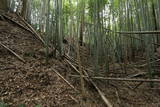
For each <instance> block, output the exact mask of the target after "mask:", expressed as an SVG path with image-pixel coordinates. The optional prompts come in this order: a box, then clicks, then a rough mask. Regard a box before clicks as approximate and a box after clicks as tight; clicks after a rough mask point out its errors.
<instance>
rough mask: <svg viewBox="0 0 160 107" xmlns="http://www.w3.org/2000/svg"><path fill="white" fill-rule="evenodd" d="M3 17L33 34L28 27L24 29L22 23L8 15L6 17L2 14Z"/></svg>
mask: <svg viewBox="0 0 160 107" xmlns="http://www.w3.org/2000/svg"><path fill="white" fill-rule="evenodd" d="M2 16H3V17H4V18H5V19H7V20H10V21H11V22H13V23H15V24H16V25H18V26H20V27H21V28H23V29H25V30H27V31H29V32H30V33H32V31H30V30H29V29H28V28H26V27H24V26H23V25H21V24H20V23H18V22H16V21H14V20H13V19H11V18H9V17H8V16H6V15H4V14H2Z"/></svg>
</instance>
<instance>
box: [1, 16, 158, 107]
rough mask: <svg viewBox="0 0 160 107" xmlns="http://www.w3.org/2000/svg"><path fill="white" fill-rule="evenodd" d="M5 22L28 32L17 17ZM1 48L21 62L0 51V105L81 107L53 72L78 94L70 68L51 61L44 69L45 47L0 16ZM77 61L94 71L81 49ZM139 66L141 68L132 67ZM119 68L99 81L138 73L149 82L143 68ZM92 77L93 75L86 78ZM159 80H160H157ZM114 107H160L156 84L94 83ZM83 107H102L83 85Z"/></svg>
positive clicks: (98, 100) (118, 66)
mask: <svg viewBox="0 0 160 107" xmlns="http://www.w3.org/2000/svg"><path fill="white" fill-rule="evenodd" d="M7 16H8V17H9V18H11V19H12V20H14V21H15V22H17V23H20V24H21V25H23V26H26V25H25V24H24V23H23V21H21V19H19V18H18V17H17V16H16V15H15V14H7ZM0 43H1V44H3V45H5V46H6V47H8V48H9V49H11V50H12V51H14V52H15V53H16V54H17V55H19V56H20V57H21V58H23V60H24V61H25V62H23V61H22V60H20V59H18V57H16V56H15V55H13V54H12V53H11V52H9V51H8V50H7V49H6V48H4V47H3V46H2V45H0V105H1V104H2V103H6V104H7V105H8V106H10V107H17V106H19V105H21V106H23V105H25V106H26V107H34V106H36V105H41V106H42V107H80V104H79V103H80V98H81V95H80V93H79V92H77V91H75V90H74V89H73V88H72V87H71V86H69V85H68V84H67V83H66V82H65V81H64V80H63V79H62V78H61V77H59V76H58V75H57V74H56V73H55V72H54V71H55V70H56V71H57V72H59V73H60V74H61V75H63V77H64V78H65V79H66V80H68V81H69V82H70V84H72V85H73V86H74V87H75V88H76V89H77V90H80V87H79V86H80V83H79V82H80V79H79V78H76V77H73V75H77V74H76V73H75V71H74V69H72V68H71V67H70V65H69V64H68V63H66V62H65V61H64V59H61V58H57V59H55V58H49V61H48V63H47V64H46V60H45V48H44V46H43V44H42V43H41V42H40V41H39V40H38V39H37V38H36V37H35V36H34V35H33V33H31V32H29V31H27V30H26V29H24V28H23V27H20V26H19V25H17V24H16V23H14V22H12V21H10V20H8V19H6V18H4V17H2V16H0ZM80 49H81V51H80V52H81V53H80V54H81V58H82V63H83V65H87V66H85V68H88V69H92V68H91V67H89V66H88V65H89V64H87V61H88V57H89V55H88V54H89V53H88V51H87V49H86V48H85V47H81V48H80ZM137 62H138V65H143V64H144V62H141V60H140V61H136V62H134V63H133V64H135V63H137ZM119 68H121V67H120V65H119V64H115V65H114V66H113V65H112V64H111V68H110V70H111V71H110V72H109V73H108V72H103V71H101V73H100V74H98V75H99V76H101V75H103V76H104V75H106V76H107V77H116V78H120V77H122V78H125V77H129V76H133V75H135V74H138V73H142V74H143V73H144V75H142V76H141V78H147V75H145V69H144V68H145V67H143V68H132V67H129V68H128V69H127V70H126V71H124V70H122V69H119ZM89 74H92V72H89ZM157 78H159V77H157ZM94 82H95V83H96V84H97V86H98V87H99V88H100V89H101V91H102V92H103V93H104V94H105V96H106V98H107V99H108V100H109V101H110V102H111V104H113V106H114V107H159V106H160V84H158V83H154V88H150V86H149V85H150V83H146V82H128V81H104V80H94ZM85 88H86V98H87V100H86V103H85V104H84V105H85V107H105V104H104V103H103V100H102V99H101V97H100V96H99V94H98V93H97V91H96V90H95V89H94V87H93V86H92V85H91V84H88V83H87V82H86V83H85Z"/></svg>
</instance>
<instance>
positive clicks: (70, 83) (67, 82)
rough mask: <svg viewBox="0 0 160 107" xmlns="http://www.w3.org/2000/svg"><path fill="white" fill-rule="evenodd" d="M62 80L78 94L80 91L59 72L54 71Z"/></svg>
mask: <svg viewBox="0 0 160 107" xmlns="http://www.w3.org/2000/svg"><path fill="white" fill-rule="evenodd" d="M52 70H53V71H54V72H55V73H56V74H57V75H58V76H59V77H60V78H61V79H63V80H64V81H65V82H66V83H67V84H68V85H69V86H70V87H71V88H72V89H74V90H75V91H76V92H78V90H77V89H76V88H75V87H74V86H73V85H72V84H71V83H70V82H69V81H67V80H66V79H65V78H64V77H63V76H62V75H61V74H60V73H59V72H58V71H57V70H55V69H52Z"/></svg>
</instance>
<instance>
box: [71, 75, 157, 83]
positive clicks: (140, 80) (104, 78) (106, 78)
mask: <svg viewBox="0 0 160 107" xmlns="http://www.w3.org/2000/svg"><path fill="white" fill-rule="evenodd" d="M71 76H72V77H76V78H79V77H80V76H79V75H71ZM83 78H92V79H99V80H112V81H129V82H160V79H129V78H111V77H90V76H83Z"/></svg>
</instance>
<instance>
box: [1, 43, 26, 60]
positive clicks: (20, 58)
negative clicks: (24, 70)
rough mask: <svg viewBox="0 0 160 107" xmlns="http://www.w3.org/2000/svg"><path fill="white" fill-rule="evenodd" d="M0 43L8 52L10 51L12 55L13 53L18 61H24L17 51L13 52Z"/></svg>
mask: <svg viewBox="0 0 160 107" xmlns="http://www.w3.org/2000/svg"><path fill="white" fill-rule="evenodd" d="M0 45H1V46H2V47H3V48H5V49H7V50H8V51H9V52H11V53H12V54H13V55H15V56H16V57H17V58H18V59H19V60H20V61H22V62H24V63H25V60H24V59H23V58H22V57H20V56H19V55H18V54H17V53H15V52H14V51H12V50H11V49H9V48H8V47H7V46H5V45H4V44H2V43H1V42H0Z"/></svg>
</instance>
